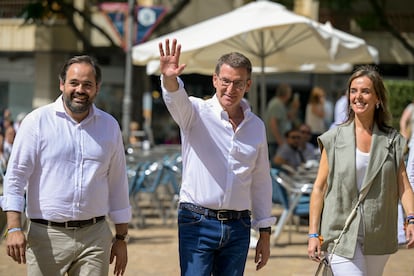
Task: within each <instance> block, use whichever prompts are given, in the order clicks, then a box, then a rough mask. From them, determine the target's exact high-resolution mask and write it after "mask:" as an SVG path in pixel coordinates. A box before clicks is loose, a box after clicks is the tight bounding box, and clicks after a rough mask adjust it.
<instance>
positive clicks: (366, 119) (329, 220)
mask: <svg viewBox="0 0 414 276" xmlns="http://www.w3.org/2000/svg"><path fill="white" fill-rule="evenodd" d="M348 91H349V94H348V105H349V106H350V108H351V110H350V114H349V118H348V120H347V121H346V122H345V123H344V124H342V125H339V126H337V127H335V128H333V129H331V130H329V131H328V132H326V133H324V134H323V135H321V136H320V137H319V138H318V141H319V145H320V147H321V149H322V156H321V161H320V164H319V171H318V175H317V178H316V180H315V183H314V187H313V190H312V194H311V202H310V215H309V218H310V221H309V241H308V255H309V258H311V259H312V260H314V261H318V262H319V261H320V259H321V257H322V254H323V253H322V252H325V254H327V255H328V256H329V255H330V254H331V253H332V250H333V246H334V242H335V240H337V239H338V237H339V236H340V234H341V232H342V231H343V229H344V225H345V224H346V221H350V223H349V226H348V227H347V228H346V231H345V232H343V235H342V236H341V238H340V239H339V242H338V243H337V246H336V249H335V251H334V254H333V256H332V262H331V267H332V270H333V274H334V275H335V276H341V275H344V276H345V275H346V276H348V275H364V276H378V275H382V273H383V270H384V266H385V264H386V262H387V260H388V258H389V256H390V254H392V253H395V252H396V251H397V250H398V241H397V217H398V215H397V213H398V212H397V205H398V201H399V199H401V202H402V205H403V207H404V210H405V213H406V215H407V219H406V221H407V228H406V239H407V241H408V242H407V248H412V247H413V246H414V196H413V191H412V189H411V186H410V183H409V181H408V178H407V174H406V171H405V164H404V146H405V139H404V138H403V137H402V136H401V135H400V134H399V133H398V131H396V130H395V129H394V128H392V127H391V126H390V125H389V121H390V118H391V115H390V112H389V111H388V101H387V97H386V89H385V86H384V83H383V81H382V78H381V76H380V75H379V73H378V72H377V71H376V70H375V68H373V67H372V66H362V67H360V68H358V69H357V70H356V71H355V72H354V73H353V74H352V75H351V77H350V79H349V81H348ZM366 192H367V193H366ZM365 193H366V197H365V199H364V200H363V201H362V203H361V204H359V205H357V207H355V205H356V203H357V202H358V197H359V195H360V194H365ZM354 208H357V209H356V213H355V215H354V216H353V217H351V219H350V220H348V219H347V218H348V216H349V215H350V214H351V212H352V210H354ZM320 236H322V237H323V243H322V244H321V241H320V239H319V238H320ZM329 258H331V256H329Z"/></svg>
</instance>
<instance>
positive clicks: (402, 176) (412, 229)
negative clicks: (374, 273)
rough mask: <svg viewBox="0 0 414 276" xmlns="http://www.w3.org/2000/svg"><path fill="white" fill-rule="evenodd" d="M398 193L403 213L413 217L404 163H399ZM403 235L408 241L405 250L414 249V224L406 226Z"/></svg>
mask: <svg viewBox="0 0 414 276" xmlns="http://www.w3.org/2000/svg"><path fill="white" fill-rule="evenodd" d="M398 191H399V194H400V198H401V204H402V206H403V208H404V211H405V213H406V214H407V215H408V214H410V215H414V193H413V190H412V188H411V184H410V182H409V181H408V177H407V172H406V168H405V163H404V162H403V161H401V165H400V169H399V172H398ZM405 235H406V239H407V241H408V243H407V248H412V247H414V224H409V225H407V227H406V230H405Z"/></svg>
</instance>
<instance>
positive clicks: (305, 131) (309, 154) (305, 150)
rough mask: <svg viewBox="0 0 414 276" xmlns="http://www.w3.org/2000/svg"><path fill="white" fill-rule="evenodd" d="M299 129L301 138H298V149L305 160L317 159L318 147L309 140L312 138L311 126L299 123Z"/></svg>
mask: <svg viewBox="0 0 414 276" xmlns="http://www.w3.org/2000/svg"><path fill="white" fill-rule="evenodd" d="M299 131H300V134H301V136H302V139H300V144H299V150H300V151H301V152H302V154H303V158H304V159H305V162H306V161H309V160H319V155H318V152H319V151H318V148H317V147H315V145H314V144H312V143H311V142H310V141H311V139H312V132H311V128H310V127H309V126H308V125H307V124H301V125H300V126H299Z"/></svg>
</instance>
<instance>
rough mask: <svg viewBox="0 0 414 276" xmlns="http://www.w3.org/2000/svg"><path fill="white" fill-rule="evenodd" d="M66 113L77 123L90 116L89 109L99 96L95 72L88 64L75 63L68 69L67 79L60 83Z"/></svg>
mask: <svg viewBox="0 0 414 276" xmlns="http://www.w3.org/2000/svg"><path fill="white" fill-rule="evenodd" d="M60 90H61V91H62V96H63V102H64V106H65V110H66V112H68V114H69V115H70V116H71V117H72V118H73V119H74V120H76V121H77V122H80V121H82V120H83V119H84V118H86V116H88V113H89V108H90V107H91V106H92V104H93V101H94V100H95V98H96V95H97V94H98V90H99V85H98V84H97V81H96V77H95V70H94V68H93V66H92V65H90V64H88V63H73V64H72V65H70V66H69V67H68V70H67V72H66V79H65V80H64V81H62V80H61V82H60Z"/></svg>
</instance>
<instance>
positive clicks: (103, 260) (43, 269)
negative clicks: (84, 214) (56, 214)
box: [26, 220, 112, 276]
mask: <svg viewBox="0 0 414 276" xmlns="http://www.w3.org/2000/svg"><path fill="white" fill-rule="evenodd" d="M111 245H112V232H111V229H110V228H109V225H108V223H107V221H106V220H104V221H101V222H98V223H96V224H94V225H91V226H87V227H84V228H77V229H65V228H63V227H54V226H47V225H43V224H39V223H34V222H32V223H30V227H29V230H28V234H27V250H26V259H27V274H28V275H30V276H42V275H54V276H55V275H68V276H72V275H73V276H75V275H76V276H83V275H84V276H107V275H108V271H109V257H110V250H111ZM66 273H67V274H66Z"/></svg>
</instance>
